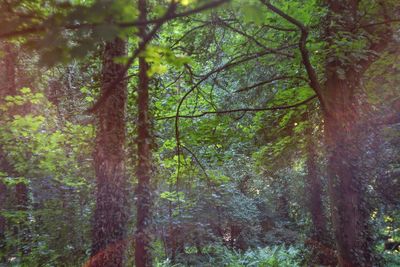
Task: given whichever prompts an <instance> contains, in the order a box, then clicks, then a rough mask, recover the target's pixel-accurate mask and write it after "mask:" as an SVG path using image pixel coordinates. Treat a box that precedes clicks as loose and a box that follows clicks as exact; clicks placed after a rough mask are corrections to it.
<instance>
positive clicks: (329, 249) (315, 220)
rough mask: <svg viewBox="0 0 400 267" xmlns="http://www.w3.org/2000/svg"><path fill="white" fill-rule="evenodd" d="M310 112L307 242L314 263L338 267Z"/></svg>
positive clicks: (307, 138) (308, 131) (307, 145)
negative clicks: (309, 223) (308, 222)
mask: <svg viewBox="0 0 400 267" xmlns="http://www.w3.org/2000/svg"><path fill="white" fill-rule="evenodd" d="M310 113H311V112H310V111H309V112H308V121H309V125H308V127H307V128H306V153H307V159H306V168H307V177H306V191H307V196H308V209H309V211H310V213H311V221H312V229H311V236H310V238H309V239H308V240H307V241H306V245H307V246H308V247H309V249H310V251H311V253H312V263H314V264H318V265H319V264H322V265H328V266H336V265H337V259H336V256H335V248H334V246H333V245H332V244H331V242H330V240H329V233H328V229H327V225H326V215H325V212H324V205H323V200H322V199H323V186H322V180H321V178H320V175H319V171H318V159H317V157H318V155H317V150H316V148H317V147H316V146H317V140H315V139H316V137H315V136H314V133H313V127H312V120H311V116H310Z"/></svg>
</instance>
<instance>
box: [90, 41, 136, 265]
mask: <svg viewBox="0 0 400 267" xmlns="http://www.w3.org/2000/svg"><path fill="white" fill-rule="evenodd" d="M125 54H126V42H125V41H124V40H122V39H119V38H116V39H114V40H113V41H109V42H106V43H105V46H104V51H103V68H102V77H101V93H102V94H104V93H105V92H108V91H109V90H110V89H109V87H110V86H112V87H113V88H112V91H111V93H110V96H109V97H108V98H107V99H106V100H105V101H104V103H103V104H102V105H101V106H100V107H99V109H98V111H97V114H98V126H97V135H96V146H95V150H94V165H95V171H96V179H97V191H96V207H95V211H94V215H93V230H92V251H91V255H92V259H91V262H90V266H113V267H115V266H118V267H119V266H123V262H124V249H125V246H126V243H127V240H126V224H127V220H128V213H127V212H128V205H127V203H128V192H129V191H128V190H129V188H128V182H127V175H126V173H125V162H124V158H125V150H124V146H125V106H126V97H127V82H126V80H124V79H122V80H117V79H119V76H120V74H121V71H122V70H123V68H124V66H123V65H122V64H118V63H116V62H115V59H116V58H117V57H123V56H124V55H125ZM116 81H117V82H116Z"/></svg>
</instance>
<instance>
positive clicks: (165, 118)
mask: <svg viewBox="0 0 400 267" xmlns="http://www.w3.org/2000/svg"><path fill="white" fill-rule="evenodd" d="M316 97H317V95H313V96H311V97H309V98H307V99H305V100H303V101H301V102H299V103H296V104H292V105H284V106H275V107H266V108H239V109H230V110H219V111H205V112H202V113H199V114H194V115H179V118H184V119H193V118H199V117H204V116H206V115H211V114H229V113H236V112H244V113H246V112H260V111H273V110H283V109H291V108H296V107H299V106H301V105H305V104H307V103H308V102H310V101H312V100H313V99H315V98H316ZM174 118H176V115H173V116H167V117H161V118H156V120H167V119H174Z"/></svg>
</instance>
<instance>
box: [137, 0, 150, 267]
mask: <svg viewBox="0 0 400 267" xmlns="http://www.w3.org/2000/svg"><path fill="white" fill-rule="evenodd" d="M138 5H139V6H138V8H139V11H140V15H139V20H143V21H145V20H146V19H147V2H146V0H139V2H138ZM138 36H139V37H140V38H141V39H142V40H143V39H144V38H145V36H146V27H145V26H142V27H139V32H138ZM148 69H149V66H148V64H147V62H146V59H145V58H144V57H143V56H140V57H139V86H138V88H137V91H138V98H137V107H138V119H137V132H138V137H137V148H138V150H137V153H138V165H137V170H136V175H137V179H138V185H137V188H136V197H137V202H136V206H137V215H136V216H137V218H136V220H137V221H136V233H135V241H136V243H135V264H136V267H151V266H152V257H151V247H150V246H151V234H150V221H151V209H152V199H151V198H152V194H151V188H150V176H151V148H150V143H151V136H150V121H149V119H150V118H149V77H148V75H147V71H148Z"/></svg>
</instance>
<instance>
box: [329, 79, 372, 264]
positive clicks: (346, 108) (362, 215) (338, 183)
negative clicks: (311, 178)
mask: <svg viewBox="0 0 400 267" xmlns="http://www.w3.org/2000/svg"><path fill="white" fill-rule="evenodd" d="M353 75H354V76H356V75H355V74H354V73H353ZM354 76H353V77H354ZM349 77H350V76H349ZM358 86H359V80H357V79H346V80H341V79H340V78H339V77H337V75H336V73H334V74H331V75H328V80H327V82H326V93H327V98H326V99H329V102H328V105H327V106H328V107H329V108H328V109H327V113H326V114H325V116H324V119H325V142H326V146H327V153H328V158H327V171H328V189H329V195H330V198H331V212H332V221H333V227H334V234H335V240H336V246H337V249H338V256H339V258H338V260H339V265H340V266H343V267H345V266H346V267H347V266H349V267H350V266H374V263H373V260H374V258H373V254H372V250H371V240H372V239H371V236H370V232H369V226H368V216H369V209H368V204H367V201H366V199H365V198H366V193H367V190H366V185H367V182H364V181H366V180H367V179H366V177H367V176H368V174H367V173H365V172H364V171H363V169H362V168H361V165H360V160H362V156H363V154H364V151H363V149H362V142H363V138H362V134H361V133H362V132H361V131H362V130H363V129H362V127H363V126H362V120H363V118H362V115H361V110H360V107H361V106H360V105H359V104H357V101H356V100H357V99H356V98H355V96H354V94H355V88H356V87H358ZM365 130H366V129H364V131H365ZM364 179H365V180H364Z"/></svg>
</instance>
